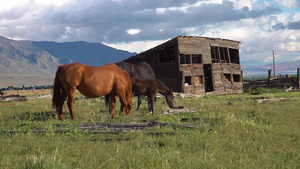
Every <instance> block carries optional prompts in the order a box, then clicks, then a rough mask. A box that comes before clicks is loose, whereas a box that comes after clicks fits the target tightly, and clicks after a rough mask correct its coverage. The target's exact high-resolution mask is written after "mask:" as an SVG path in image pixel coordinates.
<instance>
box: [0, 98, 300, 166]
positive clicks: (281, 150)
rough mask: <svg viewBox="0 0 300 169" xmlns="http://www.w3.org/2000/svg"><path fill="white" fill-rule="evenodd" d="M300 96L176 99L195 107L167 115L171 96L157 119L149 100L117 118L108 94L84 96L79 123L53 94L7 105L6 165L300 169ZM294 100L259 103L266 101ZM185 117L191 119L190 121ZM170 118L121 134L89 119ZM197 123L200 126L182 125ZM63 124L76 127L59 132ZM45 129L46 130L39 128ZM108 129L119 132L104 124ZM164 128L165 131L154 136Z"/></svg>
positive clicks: (1, 154) (1, 153)
mask: <svg viewBox="0 0 300 169" xmlns="http://www.w3.org/2000/svg"><path fill="white" fill-rule="evenodd" d="M298 95H299V93H296V92H294V93H284V92H267V93H263V94H261V95H258V96H257V95H250V94H248V93H245V94H233V95H220V96H206V97H200V98H176V105H183V106H184V107H185V108H186V109H190V110H195V112H192V111H191V112H190V113H179V114H174V115H163V114H162V111H163V110H164V109H168V106H167V104H166V101H165V99H164V98H163V97H162V98H157V102H156V116H154V117H153V116H152V115H151V113H150V112H149V111H148V108H147V101H146V99H144V100H143V102H142V105H141V107H140V110H138V111H136V110H135V109H136V106H137V105H136V103H137V100H136V98H134V100H133V109H132V112H131V114H130V115H129V116H121V115H119V103H118V105H117V110H116V112H117V118H116V119H112V118H111V116H110V114H109V113H108V109H107V108H106V107H105V103H104V99H103V98H98V99H86V98H84V97H82V96H81V95H80V94H79V93H76V98H77V99H76V101H75V103H74V111H75V117H76V118H77V121H72V120H71V119H70V116H69V112H68V108H67V105H66V104H65V105H64V109H63V112H64V117H65V119H66V120H65V121H63V122H61V121H58V120H57V115H56V114H55V112H54V109H53V108H52V106H51V98H44V99H29V100H28V101H26V102H1V103H0V120H1V123H0V131H1V135H0V141H1V144H0V159H1V163H0V168H299V167H300V155H299V154H300V148H299V147H300V131H299V128H300V123H299V121H300V114H299V106H298V103H299V101H300V100H299V98H298ZM262 97H263V98H286V100H284V101H279V102H263V103H258V102H257V99H258V98H262ZM183 119H185V121H184V120H183ZM151 120H152V121H153V120H154V121H157V122H161V123H167V124H168V125H165V126H157V127H154V128H149V129H145V130H132V129H126V130H124V131H123V132H120V133H119V134H113V133H111V134H109V133H106V134H91V133H89V132H87V131H83V130H81V129H79V128H78V127H77V126H78V125H79V124H83V123H96V122H112V123H147V122H150V121H151ZM180 124H185V125H194V126H198V128H188V127H185V126H181V125H180ZM60 125H64V126H66V128H68V132H66V133H57V132H56V130H57V129H58V128H59V127H60ZM35 130H43V132H41V133H33V131H35ZM104 131H112V130H110V129H104ZM153 132H160V133H166V134H165V135H152V134H149V133H153Z"/></svg>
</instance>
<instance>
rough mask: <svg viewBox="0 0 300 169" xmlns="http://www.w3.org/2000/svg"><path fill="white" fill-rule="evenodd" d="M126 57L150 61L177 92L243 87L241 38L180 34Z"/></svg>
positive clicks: (215, 91)
mask: <svg viewBox="0 0 300 169" xmlns="http://www.w3.org/2000/svg"><path fill="white" fill-rule="evenodd" d="M125 61H127V62H141V61H146V62H148V63H149V64H150V66H151V67H152V68H153V70H154V72H155V75H156V78H157V79H160V80H161V81H163V82H164V83H165V84H166V85H167V86H168V87H169V88H171V89H172V90H173V91H176V92H184V93H189V94H200V95H204V94H205V93H207V92H209V93H210V94H225V93H236V92H238V93H240V92H242V91H243V87H242V74H241V67H240V57H239V42H237V41H232V40H223V39H215V38H204V37H183V36H179V37H176V38H174V39H172V40H170V41H168V42H165V43H164V44H162V45H159V46H157V47H154V48H152V49H150V50H148V51H145V52H143V53H141V54H138V55H136V56H133V57H131V58H128V59H126V60H125Z"/></svg>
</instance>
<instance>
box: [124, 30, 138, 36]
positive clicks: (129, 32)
mask: <svg viewBox="0 0 300 169" xmlns="http://www.w3.org/2000/svg"><path fill="white" fill-rule="evenodd" d="M126 32H127V33H128V34H130V35H135V34H138V33H140V32H141V30H140V29H128V30H126Z"/></svg>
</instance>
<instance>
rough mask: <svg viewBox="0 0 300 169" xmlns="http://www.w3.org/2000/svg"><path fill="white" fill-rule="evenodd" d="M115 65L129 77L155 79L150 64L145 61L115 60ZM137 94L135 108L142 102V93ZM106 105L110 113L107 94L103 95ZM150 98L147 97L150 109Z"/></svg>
mask: <svg viewBox="0 0 300 169" xmlns="http://www.w3.org/2000/svg"><path fill="white" fill-rule="evenodd" d="M116 65H118V66H119V67H120V68H122V69H123V70H125V71H126V72H127V73H128V74H129V76H130V77H135V78H139V79H155V74H154V71H153V69H152V68H151V66H150V65H149V64H148V63H146V62H140V63H128V62H117V63H116ZM135 95H136V96H138V106H137V109H136V110H138V109H139V107H140V104H141V103H142V98H143V95H140V94H135ZM105 102H106V105H107V106H109V112H110V113H111V105H110V100H109V96H106V97H105ZM150 102H151V101H150V98H148V109H149V111H151V103H150Z"/></svg>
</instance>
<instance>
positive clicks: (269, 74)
mask: <svg viewBox="0 0 300 169" xmlns="http://www.w3.org/2000/svg"><path fill="white" fill-rule="evenodd" d="M271 73H272V69H269V70H268V81H267V88H271Z"/></svg>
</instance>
